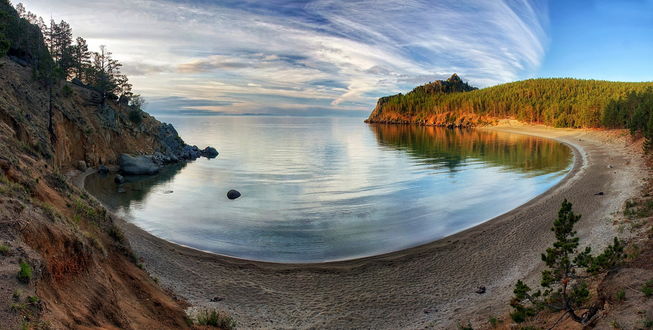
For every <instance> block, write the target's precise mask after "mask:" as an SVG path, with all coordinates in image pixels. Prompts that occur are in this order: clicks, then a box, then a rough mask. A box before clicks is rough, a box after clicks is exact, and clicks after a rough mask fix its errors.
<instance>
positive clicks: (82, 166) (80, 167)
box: [77, 160, 87, 172]
mask: <svg viewBox="0 0 653 330" xmlns="http://www.w3.org/2000/svg"><path fill="white" fill-rule="evenodd" d="M86 168H87V166H86V162H85V161H83V160H80V161H78V162H77V169H78V170H80V171H82V172H84V171H86Z"/></svg>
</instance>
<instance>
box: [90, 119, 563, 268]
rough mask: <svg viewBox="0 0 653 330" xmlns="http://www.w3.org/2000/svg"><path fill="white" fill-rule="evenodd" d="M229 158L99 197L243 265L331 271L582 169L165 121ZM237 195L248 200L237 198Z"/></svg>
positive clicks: (443, 132) (330, 129)
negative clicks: (307, 265)
mask: <svg viewBox="0 0 653 330" xmlns="http://www.w3.org/2000/svg"><path fill="white" fill-rule="evenodd" d="M161 120H163V121H166V122H171V123H172V124H173V125H174V126H175V127H176V128H177V130H178V131H179V134H180V135H181V136H182V137H183V138H184V140H185V141H186V142H187V143H189V144H196V145H198V146H199V147H200V148H203V147H205V146H207V145H211V146H214V147H216V148H217V149H218V150H219V151H220V155H219V156H218V157H217V158H215V159H212V160H208V159H198V160H197V161H194V162H190V163H188V164H183V165H177V166H172V167H169V168H166V169H165V170H164V171H163V172H162V173H161V174H159V175H157V176H153V177H140V178H139V177H135V178H129V179H128V180H129V181H128V183H126V184H125V185H124V189H125V192H122V193H118V191H117V190H118V189H117V186H116V185H115V184H114V183H113V177H112V176H109V177H101V176H99V175H95V176H91V177H89V178H88V180H87V188H88V189H89V191H91V193H93V194H94V195H95V196H97V197H98V198H99V199H100V200H102V201H103V202H104V203H105V204H107V205H108V206H109V207H110V208H112V209H113V210H114V211H115V212H117V213H118V214H119V215H122V216H123V217H125V218H126V219H128V220H129V221H132V222H133V223H135V224H136V225H138V226H139V227H141V228H143V229H145V230H147V231H149V232H150V233H152V234H154V235H156V236H159V237H161V238H164V239H167V240H170V241H172V242H175V243H179V244H182V245H186V246H190V247H193V248H197V249H201V250H205V251H210V252H214V253H218V254H222V255H228V256H233V257H238V258H245V259H252V260H263V261H271V262H291V263H298V262H322V261H334V260H344V259H352V258H359V257H364V256H371V255H377V254H382V253H386V252H392V251H397V250H401V249H405V248H408V247H413V246H416V245H420V244H424V243H427V242H430V241H434V240H436V239H438V238H442V237H444V236H447V235H450V234H453V233H456V232H459V231H461V230H463V229H466V228H469V227H472V226H474V225H477V224H479V223H481V222H483V221H486V220H488V219H491V218H493V217H495V216H498V215H500V214H502V213H505V212H507V211H509V210H511V209H514V208H516V207H517V206H519V205H521V204H523V203H525V202H527V201H528V200H530V199H532V198H533V197H535V196H537V195H538V194H541V193H543V192H544V191H546V190H547V189H549V188H550V187H551V186H553V185H555V184H556V183H557V182H558V181H560V180H561V179H562V178H563V177H564V175H565V174H566V173H567V172H568V171H569V170H570V168H571V165H572V161H573V155H572V152H571V150H570V149H569V148H567V147H566V146H564V145H562V144H560V143H557V142H554V141H551V140H546V139H540V138H536V137H528V136H523V135H518V134H508V133H498V132H487V131H479V130H458V129H444V128H434V127H412V126H392V125H367V124H364V123H363V122H362V119H360V118H292V117H161ZM230 189H237V190H239V191H240V192H241V193H242V197H241V198H239V199H237V200H233V201H231V200H228V199H227V197H226V193H227V191H228V190H230Z"/></svg>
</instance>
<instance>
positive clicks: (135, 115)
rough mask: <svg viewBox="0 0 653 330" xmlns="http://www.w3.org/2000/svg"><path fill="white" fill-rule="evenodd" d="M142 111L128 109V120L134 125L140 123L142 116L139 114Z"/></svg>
mask: <svg viewBox="0 0 653 330" xmlns="http://www.w3.org/2000/svg"><path fill="white" fill-rule="evenodd" d="M141 113H142V111H140V110H130V111H129V120H131V122H132V123H134V124H136V125H140V124H141V122H142V121H143V116H142V115H141Z"/></svg>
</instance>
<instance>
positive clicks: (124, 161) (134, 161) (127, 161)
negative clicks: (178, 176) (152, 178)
mask: <svg viewBox="0 0 653 330" xmlns="http://www.w3.org/2000/svg"><path fill="white" fill-rule="evenodd" d="M118 163H119V164H120V172H121V173H123V174H125V175H152V174H156V173H159V170H161V165H159V164H157V163H156V162H155V161H154V157H152V156H130V155H127V154H121V155H120V157H118Z"/></svg>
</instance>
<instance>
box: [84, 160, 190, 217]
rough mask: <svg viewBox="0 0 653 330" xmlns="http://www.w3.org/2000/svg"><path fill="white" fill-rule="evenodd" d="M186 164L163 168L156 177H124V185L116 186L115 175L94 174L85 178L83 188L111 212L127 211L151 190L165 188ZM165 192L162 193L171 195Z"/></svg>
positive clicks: (168, 191) (170, 191)
mask: <svg viewBox="0 0 653 330" xmlns="http://www.w3.org/2000/svg"><path fill="white" fill-rule="evenodd" d="M187 165H188V163H178V164H172V165H168V166H165V167H164V168H163V169H161V171H160V172H159V174H157V175H135V176H126V177H125V183H124V184H122V185H116V184H115V183H114V181H113V180H114V177H115V175H111V174H98V173H94V174H91V175H89V176H88V177H87V178H86V182H85V186H86V189H87V190H88V191H90V192H91V193H92V194H93V195H94V196H95V197H96V198H98V199H99V200H101V201H102V202H103V203H104V205H105V206H107V207H108V208H109V209H111V210H114V211H116V210H122V209H129V207H130V206H131V205H132V204H135V203H141V202H142V201H144V200H145V199H146V198H147V196H148V195H149V194H150V193H151V192H152V190H153V189H155V188H157V187H161V186H165V185H166V184H169V183H170V182H172V179H173V178H174V177H175V175H177V173H179V172H180V171H181V170H182V169H183V168H184V167H186V166H187ZM173 192H174V191H172V190H166V191H164V192H163V193H165V194H169V193H173Z"/></svg>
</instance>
